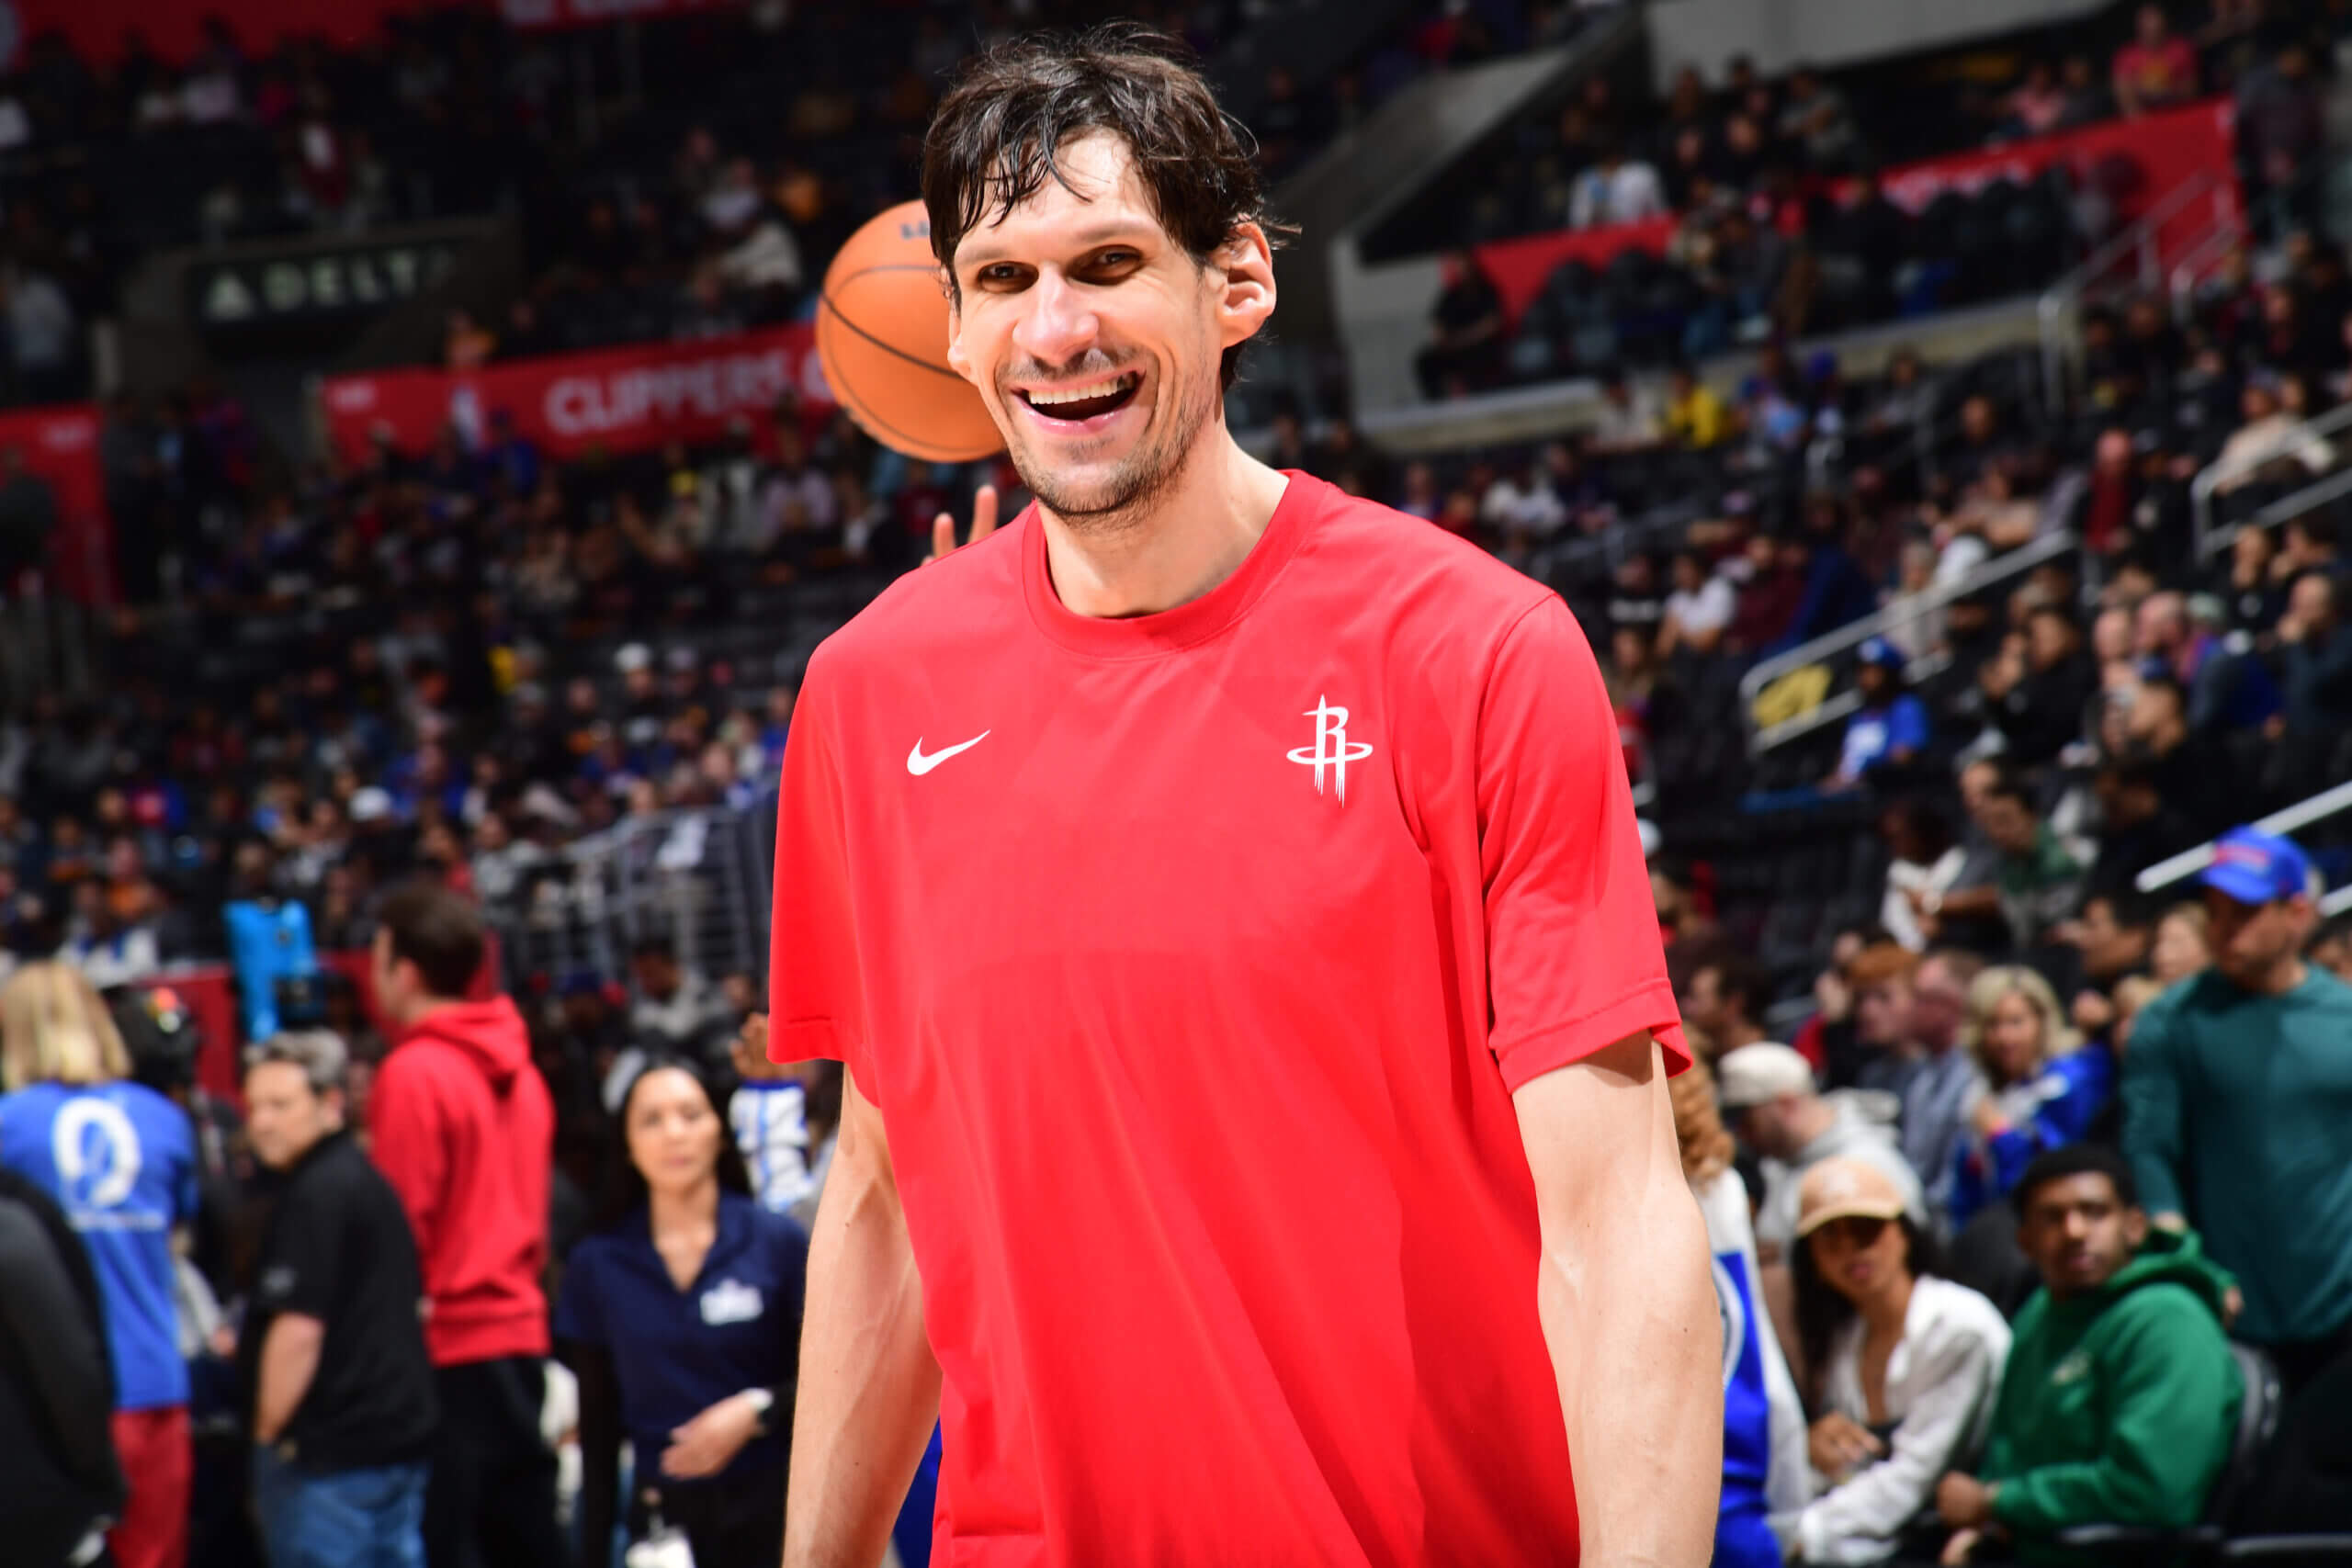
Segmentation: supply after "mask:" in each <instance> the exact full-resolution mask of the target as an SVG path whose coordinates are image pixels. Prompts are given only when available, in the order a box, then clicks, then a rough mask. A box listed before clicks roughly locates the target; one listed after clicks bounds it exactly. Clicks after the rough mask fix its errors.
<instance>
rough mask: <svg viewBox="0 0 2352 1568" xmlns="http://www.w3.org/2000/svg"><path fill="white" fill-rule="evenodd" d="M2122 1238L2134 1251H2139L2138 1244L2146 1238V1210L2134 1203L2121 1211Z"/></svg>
mask: <svg viewBox="0 0 2352 1568" xmlns="http://www.w3.org/2000/svg"><path fill="white" fill-rule="evenodd" d="M2123 1239H2124V1240H2125V1241H2127V1242H2129V1243H2130V1244H2131V1250H2132V1251H2134V1252H2137V1251H2139V1250H2140V1244H2141V1243H2142V1242H2143V1241H2146V1240H2147V1239H2148V1211H2147V1210H2145V1209H2143V1208H2141V1207H2140V1206H2139V1205H2138V1204H2136V1203H2134V1204H2133V1205H2132V1206H2131V1208H2129V1209H2126V1210H2124V1211H2123Z"/></svg>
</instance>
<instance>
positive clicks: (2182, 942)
mask: <svg viewBox="0 0 2352 1568" xmlns="http://www.w3.org/2000/svg"><path fill="white" fill-rule="evenodd" d="M2212 962H2213V922H2212V919H2211V916H2210V915H2208V914H2207V913H2206V908H2205V906H2204V905H2202V904H2176V905H2174V906H2173V907H2172V908H2169V909H2166V910H2165V912H2164V916H2163V918H2162V919H2158V920H2157V921H2156V940H2155V942H2154V945H2153V946H2152V947H2151V948H2150V949H2149V950H2148V972H2149V974H2151V975H2152V976H2154V977H2155V980H2156V983H2157V984H2158V985H2161V986H2164V987H2167V988H2169V987H2174V986H2177V985H2179V984H2180V983H2181V982H2182V981H2183V980H2187V979H2189V978H2191V977H2193V976H2198V975H2201V974H2203V973H2204V972H2205V970H2206V969H2207V968H2208V967H2209V966H2210V965H2211V964H2212Z"/></svg>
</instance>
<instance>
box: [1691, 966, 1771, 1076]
mask: <svg viewBox="0 0 2352 1568" xmlns="http://www.w3.org/2000/svg"><path fill="white" fill-rule="evenodd" d="M1679 999H1680V1001H1681V1004H1682V1021H1683V1023H1684V1025H1685V1026H1686V1027H1687V1028H1690V1029H1692V1030H1695V1031H1697V1032H1698V1033H1699V1035H1700V1036H1701V1038H1702V1040H1703V1042H1704V1050H1705V1052H1706V1054H1707V1055H1709V1056H1710V1057H1711V1058H1716V1059H1719V1058H1721V1057H1722V1056H1724V1055H1726V1054H1728V1053H1730V1052H1733V1051H1736V1050H1738V1049H1739V1048H1740V1047H1742V1046H1744V1045H1754V1044H1758V1043H1761V1042H1762V1041H1763V1039H1764V1026H1763V1025H1762V1024H1761V1023H1759V1022H1758V1019H1759V1018H1761V1017H1762V1016H1763V1012H1764V1007H1765V1004H1766V1003H1768V1002H1770V1000H1771V999H1772V988H1771V976H1769V975H1767V974H1766V973H1765V970H1764V966H1763V965H1762V964H1758V963H1757V962H1756V961H1755V960H1754V959H1752V958H1749V957H1747V955H1746V954H1745V953H1737V952H1735V951H1732V950H1730V949H1728V948H1726V949H1724V951H1722V952H1721V953H1713V954H1710V955H1709V956H1708V957H1707V958H1705V959H1704V960H1702V962H1701V963H1700V964H1698V966H1697V967H1695V968H1693V969H1692V970H1691V978H1690V980H1689V981H1688V983H1686V984H1685V985H1684V987H1683V988H1682V995H1681V997H1680V998H1679Z"/></svg>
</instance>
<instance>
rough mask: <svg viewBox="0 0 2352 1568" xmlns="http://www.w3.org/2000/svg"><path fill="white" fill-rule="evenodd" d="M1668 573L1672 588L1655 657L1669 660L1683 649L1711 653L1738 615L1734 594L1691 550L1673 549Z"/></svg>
mask: <svg viewBox="0 0 2352 1568" xmlns="http://www.w3.org/2000/svg"><path fill="white" fill-rule="evenodd" d="M1669 570H1670V573H1671V577H1672V581H1673V583H1674V589H1673V592H1669V593H1668V595H1667V596H1666V619H1665V621H1664V623H1663V624H1661V625H1660V626H1659V627H1658V656H1659V657H1660V658H1662V659H1670V658H1672V657H1673V656H1674V654H1675V653H1676V652H1678V651H1679V650H1681V649H1689V650H1690V651H1691V652H1692V653H1696V654H1710V653H1713V652H1714V651H1715V649H1717V648H1719V647H1720V646H1722V643H1723V638H1724V633H1725V632H1726V631H1728V630H1730V629H1731V623H1732V617H1733V616H1734V615H1736V614H1737V613H1738V609H1739V598H1738V595H1737V593H1736V592H1734V591H1733V588H1732V585H1731V582H1730V581H1729V580H1728V579H1726V578H1725V577H1724V575H1723V574H1722V573H1721V572H1718V571H1716V570H1713V569H1712V568H1711V567H1709V566H1708V564H1707V559H1706V558H1705V557H1704V556H1702V555H1701V554H1700V553H1699V552H1698V551H1697V550H1695V549H1690V548H1684V549H1680V550H1677V551H1676V552H1675V553H1674V560H1673V564H1672V566H1671V568H1670V569H1669Z"/></svg>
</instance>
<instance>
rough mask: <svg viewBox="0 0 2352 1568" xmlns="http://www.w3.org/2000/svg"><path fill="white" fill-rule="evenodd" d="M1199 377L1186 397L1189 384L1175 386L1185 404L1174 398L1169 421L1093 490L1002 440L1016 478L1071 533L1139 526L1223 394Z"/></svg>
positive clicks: (1099, 534) (1177, 473)
mask: <svg viewBox="0 0 2352 1568" xmlns="http://www.w3.org/2000/svg"><path fill="white" fill-rule="evenodd" d="M1199 380H1200V381H1201V383H1202V386H1201V389H1200V390H1199V392H1198V393H1197V394H1193V395H1191V396H1189V397H1188V396H1187V395H1186V394H1187V392H1188V391H1189V389H1182V390H1180V391H1179V392H1178V397H1179V399H1180V400H1182V401H1184V402H1189V404H1190V406H1189V407H1184V406H1181V404H1180V406H1179V407H1177V408H1176V410H1175V411H1174V419H1173V422H1172V423H1168V424H1165V425H1163V426H1162V427H1161V429H1160V430H1159V433H1158V434H1157V435H1156V436H1155V435H1152V434H1147V435H1146V438H1145V442H1144V444H1143V446H1141V447H1139V448H1138V449H1137V450H1136V452H1135V453H1134V454H1133V455H1132V456H1131V457H1127V458H1126V459H1125V461H1124V462H1121V463H1119V464H1118V465H1117V466H1116V467H1115V468H1113V469H1112V470H1111V473H1110V475H1109V476H1108V478H1106V479H1102V480H1099V481H1095V483H1094V484H1093V486H1092V488H1093V489H1094V491H1096V493H1094V494H1091V495H1089V494H1085V493H1082V492H1080V491H1076V490H1073V489H1071V488H1069V487H1068V486H1065V485H1063V484H1062V483H1060V481H1059V479H1058V478H1057V476H1056V475H1054V474H1052V473H1048V472H1046V471H1045V470H1043V469H1041V468H1037V467H1036V466H1035V462H1034V460H1032V459H1028V458H1026V457H1025V456H1024V454H1023V452H1022V450H1021V448H1020V446H1019V444H1018V443H1008V444H1007V450H1008V451H1009V452H1010V453H1011V455H1012V466H1013V468H1014V469H1015V470H1016V471H1017V472H1019V474H1020V475H1021V482H1022V483H1023V484H1024V485H1026V486H1028V488H1029V493H1030V494H1032V495H1034V496H1035V497H1036V498H1037V503H1038V505H1040V506H1041V507H1043V508H1044V509H1045V510H1046V511H1047V512H1050V513H1053V514H1054V516H1055V518H1056V519H1057V520H1058V521H1059V522H1060V523H1061V525H1063V526H1064V527H1066V528H1068V529H1069V531H1070V532H1071V533H1073V534H1082V535H1086V536H1089V537H1092V538H1111V537H1114V536H1118V535H1120V534H1125V533H1131V532H1134V531H1136V530H1137V529H1139V528H1141V527H1143V526H1144V525H1146V524H1148V522H1149V521H1150V520H1151V517H1152V514H1153V513H1154V512H1155V511H1156V510H1157V509H1158V505H1159V501H1160V500H1161V498H1163V497H1164V496H1166V495H1167V494H1168V493H1169V492H1170V491H1173V490H1174V489H1175V488H1176V486H1177V484H1178V482H1179V481H1181V480H1182V479H1183V477H1184V472H1185V469H1186V468H1188V467H1190V465H1191V463H1192V461H1193V453H1194V452H1195V450H1197V449H1198V447H1199V446H1200V437H1201V432H1202V431H1203V430H1204V429H1205V428H1206V427H1207V425H1208V423H1209V421H1210V420H1211V419H1212V418H1214V417H1215V415H1216V410H1217V406H1218V403H1219V400H1220V399H1221V398H1222V396H1223V392H1222V390H1221V389H1220V387H1219V384H1218V382H1219V378H1217V377H1216V376H1215V375H1210V376H1206V377H1202V378H1199ZM1163 389H1164V384H1163ZM1154 412H1155V413H1157V412H1159V411H1158V410H1155V411H1154Z"/></svg>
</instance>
